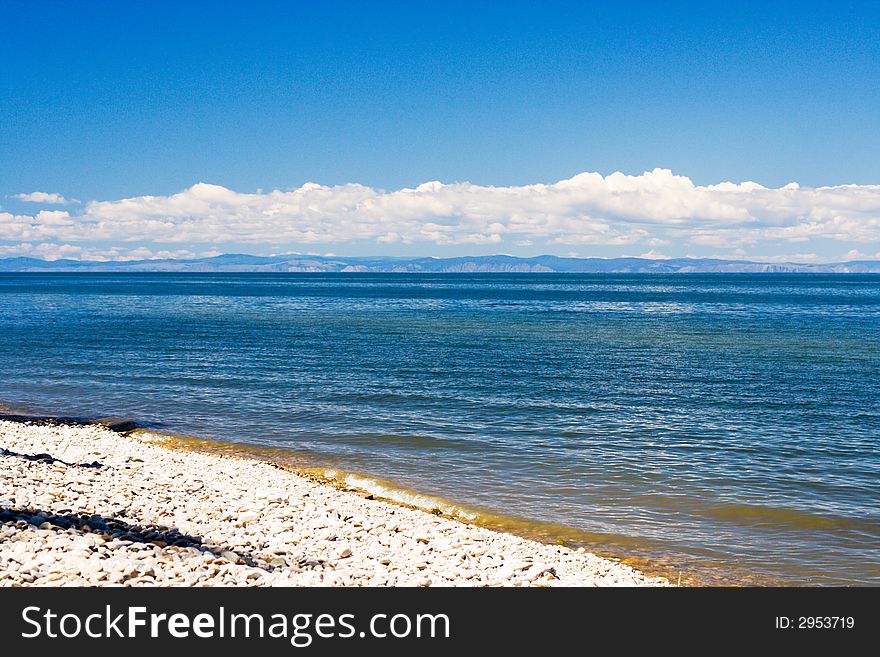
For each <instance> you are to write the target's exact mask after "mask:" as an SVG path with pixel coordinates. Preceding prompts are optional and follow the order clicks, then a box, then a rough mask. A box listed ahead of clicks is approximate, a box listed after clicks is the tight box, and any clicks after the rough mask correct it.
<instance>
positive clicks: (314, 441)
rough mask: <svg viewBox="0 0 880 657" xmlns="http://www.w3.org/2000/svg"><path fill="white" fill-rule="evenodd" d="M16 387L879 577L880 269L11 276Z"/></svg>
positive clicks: (597, 528)
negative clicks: (867, 272) (872, 272)
mask: <svg viewBox="0 0 880 657" xmlns="http://www.w3.org/2000/svg"><path fill="white" fill-rule="evenodd" d="M0 402H4V403H6V404H8V405H9V406H10V407H12V408H16V409H26V410H28V411H30V412H34V413H42V414H52V415H75V416H83V417H100V416H108V415H116V416H126V417H130V418H133V419H135V420H137V421H139V422H142V423H144V424H147V425H151V426H154V427H157V428H159V429H161V430H164V431H167V432H171V433H180V434H188V435H194V436H202V437H206V438H218V439H224V440H228V441H233V442H241V443H247V444H250V445H255V446H263V447H266V448H273V449H277V448H283V449H285V450H290V451H291V453H293V454H296V455H298V456H299V457H302V458H304V459H306V461H307V462H309V463H314V464H315V465H326V466H331V467H333V468H335V469H337V470H339V471H344V472H354V473H361V474H364V475H368V476H370V477H374V478H377V479H379V480H381V481H383V482H386V483H385V485H386V486H394V487H398V488H399V489H401V490H402V491H408V492H409V493H412V494H415V493H418V494H422V495H426V496H433V497H436V498H439V499H440V500H441V501H442V503H443V504H450V505H457V506H459V507H461V508H462V509H464V511H463V512H464V513H468V512H470V511H475V512H478V513H479V514H480V516H479V517H480V518H483V519H484V520H485V521H486V522H487V523H490V524H491V523H495V524H496V526H503V525H504V523H509V525H510V527H512V528H514V530H516V531H520V532H521V533H526V534H531V535H535V536H540V537H542V538H544V539H546V540H564V541H566V542H567V543H569V544H583V545H587V546H589V547H591V548H592V549H594V550H596V551H598V552H600V553H602V554H611V555H618V556H631V557H638V558H640V559H646V560H647V561H648V562H649V563H652V564H655V565H656V567H657V568H659V569H660V570H662V571H663V572H671V573H673V575H674V573H677V572H679V571H683V572H684V573H685V577H686V578H693V579H695V580H697V581H703V582H713V583H719V582H733V583H745V582H756V583H766V584H773V583H801V584H874V585H878V584H880V276H857V275H827V276H826V275H786V274H780V275H775V274H762V275H739V274H716V275H669V276H666V275H609V274H605V275H552V274H551V275H534V274H532V275H529V274H525V275H507V274H484V275H464V274H461V275H438V276H433V275H407V274H388V275H382V274H372V275H370V274H277V275H275V274H273V275H263V274H210V275H199V274H122V275H120V274H0ZM437 504H438V505H439V504H440V502H437ZM444 508H446V507H444Z"/></svg>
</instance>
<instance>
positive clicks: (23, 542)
mask: <svg viewBox="0 0 880 657" xmlns="http://www.w3.org/2000/svg"><path fill="white" fill-rule="evenodd" d="M6 417H7V418H8V417H9V416H8V415H7V416H6ZM29 420H30V421H27V418H25V417H24V416H22V417H17V418H15V419H14V420H10V419H5V418H2V419H0V448H2V449H3V450H4V451H3V452H0V454H2V455H0V468H2V471H3V473H4V476H3V484H2V488H0V523H2V524H0V559H2V560H3V562H4V563H7V564H8V566H7V567H6V568H5V569H4V570H2V571H0V585H50V586H52V585H85V586H95V585H97V586H101V585H129V586H131V585H184V586H186V585H226V586H259V585H281V586H285V585H295V586H298V585H330V586H345V585H354V586H511V585H512V586H523V585H525V586H668V585H669V581H668V580H667V579H665V578H662V577H651V576H648V575H645V574H644V573H642V572H641V571H639V570H637V569H635V568H633V567H631V566H629V565H626V564H624V563H621V562H620V561H617V560H613V559H607V558H603V557H599V556H596V555H594V554H592V553H590V552H588V551H586V550H585V549H584V548H578V549H572V548H569V547H565V546H558V545H546V544H544V543H540V542H538V541H534V540H531V539H528V538H523V537H521V536H518V535H515V534H511V533H506V532H500V531H495V530H492V529H488V528H485V527H481V526H479V525H476V524H469V523H466V522H462V521H460V520H457V519H455V518H451V517H448V516H445V515H437V514H436V513H431V512H430V511H425V510H421V509H418V508H416V507H413V506H409V505H406V504H405V503H400V502H395V501H387V500H383V499H376V498H375V497H374V496H373V495H370V494H365V493H359V492H356V491H354V490H352V489H351V488H350V487H346V486H345V484H344V482H337V483H336V484H334V483H333V482H332V481H330V480H329V479H328V478H326V477H324V481H321V478H320V477H318V476H315V477H309V476H307V475H304V474H303V473H301V472H296V471H292V469H288V468H285V467H283V466H282V465H278V464H276V463H272V462H271V461H268V460H261V459H257V458H248V457H245V456H240V455H223V454H220V453H209V452H207V451H203V450H198V449H185V448H175V447H173V445H165V444H163V443H164V442H165V441H164V440H163V439H162V437H161V435H160V434H155V433H150V432H148V431H144V432H138V431H131V428H133V427H128V428H126V427H117V430H116V431H114V430H113V429H111V428H108V427H107V426H102V425H99V424H65V423H63V419H60V418H59V419H56V420H54V421H51V420H50V418H29ZM68 420H71V421H72V419H68ZM139 433H143V434H144V435H138V434H139ZM169 447H170V448H169Z"/></svg>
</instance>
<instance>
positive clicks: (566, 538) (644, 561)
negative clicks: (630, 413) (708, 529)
mask: <svg viewBox="0 0 880 657" xmlns="http://www.w3.org/2000/svg"><path fill="white" fill-rule="evenodd" d="M0 419H4V420H11V421H15V422H30V423H38V424H67V425H79V426H90V425H91V426H94V425H97V426H102V427H105V428H108V429H110V430H112V431H115V432H117V433H120V434H122V435H126V436H130V437H132V438H135V439H137V440H140V441H143V442H146V443H150V444H154V445H157V446H161V447H163V448H166V449H172V450H177V451H184V452H201V453H206V454H211V455H214V456H221V457H226V458H233V459H239V460H244V461H260V462H264V463H268V464H270V465H272V466H275V467H278V468H280V469H283V470H286V471H289V472H291V473H293V474H295V475H297V476H300V477H302V478H304V479H307V480H310V481H313V482H315V483H319V484H322V485H325V486H331V487H333V488H335V489H337V490H340V491H343V492H348V493H351V494H360V495H362V496H366V497H369V498H372V499H377V500H380V501H383V502H388V503H391V504H396V505H399V506H402V507H407V508H410V509H417V510H419V511H423V512H427V513H432V514H435V515H442V516H445V517H447V518H451V519H454V520H456V521H458V522H462V523H463V524H470V525H475V526H477V527H483V528H485V529H490V530H494V531H499V532H504V533H508V534H512V535H516V536H520V537H522V538H527V539H531V540H535V541H538V542H540V543H544V544H548V545H553V544H556V545H566V546H569V547H583V548H585V549H587V550H589V551H590V552H591V553H593V554H596V555H597V556H600V557H604V558H606V559H611V560H613V561H618V562H620V563H622V564H625V565H628V566H631V567H632V568H635V569H637V570H639V571H641V572H643V573H645V574H646V575H648V576H652V577H664V578H666V579H667V580H668V581H669V582H671V583H673V584H681V585H685V586H701V585H717V584H728V585H730V584H734V585H736V584H741V583H744V582H745V583H748V582H747V578H746V579H740V578H731V577H730V573H726V572H723V571H722V569H721V568H719V569H718V574H717V575H712V574H711V573H709V574H708V575H706V574H704V573H695V572H694V571H693V570H691V569H687V568H682V567H677V566H676V565H675V564H664V562H663V560H662V558H655V557H654V556H653V555H652V554H646V555H645V556H640V555H638V554H635V553H636V552H640V551H641V552H650V550H649V548H646V547H645V546H644V545H640V544H638V542H637V541H635V540H633V539H631V538H629V537H624V536H616V535H604V534H591V533H589V532H584V531H582V530H578V529H575V528H572V527H567V526H564V525H558V524H555V523H549V522H541V521H535V520H528V519H523V518H516V517H511V516H504V515H501V514H497V513H492V512H486V511H480V510H474V509H469V508H467V507H464V506H461V505H458V504H454V503H452V502H449V501H447V500H444V499H443V498H440V497H436V496H429V495H424V494H420V493H417V492H414V491H410V490H407V489H405V488H403V487H400V486H397V485H396V484H394V483H392V482H387V481H383V480H380V479H377V478H374V477H371V476H369V475H364V474H361V473H356V472H351V471H345V470H342V469H340V468H338V467H335V466H333V465H327V464H319V463H317V462H316V461H317V459H316V458H315V457H310V456H305V455H303V454H300V453H298V452H296V451H295V450H293V449H290V448H287V447H268V446H263V445H254V444H247V443H238V442H233V441H229V440H222V439H217V438H205V437H201V436H193V435H186V434H179V433H172V432H166V431H162V430H157V429H152V428H147V427H143V426H139V425H138V424H137V423H136V422H134V421H132V420H130V419H128V418H118V417H108V418H98V419H86V418H81V417H51V416H36V415H34V416H32V415H23V414H18V413H16V414H13V413H8V412H7V413H3V412H2V411H0ZM658 551H659V549H658Z"/></svg>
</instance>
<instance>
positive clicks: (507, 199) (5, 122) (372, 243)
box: [0, 0, 880, 262]
mask: <svg viewBox="0 0 880 657" xmlns="http://www.w3.org/2000/svg"><path fill="white" fill-rule="evenodd" d="M878 154H880V3H876V2H874V3H816V4H811V3H809V2H798V3H784V2H779V3H748V2H738V3H717V4H713V3H709V2H699V3H686V2H671V3H659V2H644V3H625V2H615V3H586V2H579V3H567V2H557V3H554V2H533V3H521V2H505V3H498V2H491V3H490V2H484V3H481V2H467V3H455V2H443V3H418V2H406V3H404V2H399V3H391V2H362V3H343V2H337V3H333V2H322V3H314V2H309V3H306V2H303V3H296V2H260V1H259V0H256V1H251V2H243V1H242V2H237V3H233V2H222V1H219V0H214V1H213V2H187V3H182V2H165V3H163V2H149V3H147V2H143V3H137V2H110V1H106V2H88V1H80V2H76V3H70V2H41V1H39V0H29V1H24V0H22V1H18V0H2V1H0V257H7V256H16V255H30V256H33V257H43V258H58V257H71V258H88V259H108V258H110V259H126V258H155V257H195V256H204V255H211V254H216V253H231V252H245V253H254V254H275V253H294V252H300V253H322V254H323V253H335V254H339V255H412V256H425V255H436V256H451V255H464V254H471V255H478V254H492V253H510V254H514V255H536V254H541V253H552V254H556V255H580V256H601V257H614V256H622V255H627V256H639V255H644V256H646V257H682V256H692V257H724V258H750V259H755V260H766V261H783V260H794V261H801V262H810V261H816V262H821V261H836V260H853V259H877V258H880V155H878Z"/></svg>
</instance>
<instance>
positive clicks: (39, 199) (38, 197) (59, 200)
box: [12, 192, 79, 205]
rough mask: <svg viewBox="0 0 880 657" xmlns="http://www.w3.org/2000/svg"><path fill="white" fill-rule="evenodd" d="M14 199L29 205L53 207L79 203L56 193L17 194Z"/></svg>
mask: <svg viewBox="0 0 880 657" xmlns="http://www.w3.org/2000/svg"><path fill="white" fill-rule="evenodd" d="M12 198H14V199H18V200H19V201H25V202H27V203H48V204H51V205H67V204H69V203H79V201H77V200H75V199H66V198H64V197H63V196H62V195H61V194H56V193H54V192H31V193H30V194H15V195H14V196H13V197H12Z"/></svg>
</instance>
